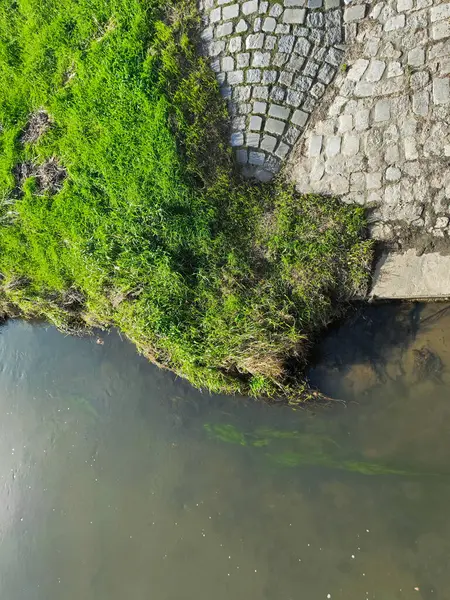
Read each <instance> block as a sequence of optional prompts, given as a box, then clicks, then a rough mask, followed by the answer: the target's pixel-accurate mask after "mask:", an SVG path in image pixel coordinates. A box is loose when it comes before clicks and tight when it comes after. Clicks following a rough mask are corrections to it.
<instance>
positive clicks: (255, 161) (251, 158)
mask: <svg viewBox="0 0 450 600" xmlns="http://www.w3.org/2000/svg"><path fill="white" fill-rule="evenodd" d="M265 159H266V155H265V154H264V152H252V151H250V152H249V155H248V162H249V164H251V165H255V166H260V167H262V166H263V164H264V162H265Z"/></svg>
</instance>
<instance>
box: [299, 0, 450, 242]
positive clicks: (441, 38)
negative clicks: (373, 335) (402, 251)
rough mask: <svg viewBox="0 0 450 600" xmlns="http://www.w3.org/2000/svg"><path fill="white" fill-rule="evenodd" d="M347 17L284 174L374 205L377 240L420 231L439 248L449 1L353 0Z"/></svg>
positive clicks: (449, 67) (448, 125) (443, 236)
mask: <svg viewBox="0 0 450 600" xmlns="http://www.w3.org/2000/svg"><path fill="white" fill-rule="evenodd" d="M344 23H345V38H346V44H347V53H346V57H345V59H344V60H345V63H344V64H343V65H342V66H341V69H340V70H339V73H338V75H337V77H336V78H335V80H334V81H333V83H332V85H331V86H329V87H328V90H327V92H326V94H325V96H324V98H323V99H322V104H321V107H320V109H319V110H318V111H317V112H316V113H315V115H314V119H313V120H314V122H312V121H311V127H310V128H309V129H308V131H307V132H306V134H305V135H304V137H303V139H302V140H301V141H300V143H299V144H298V146H297V148H296V151H295V152H294V153H293V155H292V156H291V159H290V165H289V169H288V170H289V173H290V174H291V175H292V177H293V178H294V180H295V182H296V184H297V186H298V188H299V189H300V190H301V191H303V192H317V193H323V194H333V195H337V196H339V197H341V198H342V200H343V201H344V202H349V203H354V202H356V203H358V204H361V205H364V206H367V207H369V208H371V209H372V210H371V211H370V220H371V222H372V226H371V229H372V235H373V237H375V238H376V239H379V240H383V241H394V242H400V246H402V244H404V243H405V241H406V242H407V243H409V244H410V245H411V244H412V245H414V243H415V242H414V240H415V239H416V238H417V237H418V236H423V234H425V236H428V237H432V239H434V245H435V246H437V247H438V248H441V249H442V247H443V246H444V245H446V244H447V241H449V238H448V235H449V232H450V227H449V217H450V209H449V205H450V78H449V74H450V3H449V2H441V1H439V0H388V1H385V2H376V3H374V2H364V1H360V2H355V1H353V2H352V3H351V4H350V5H349V6H348V7H347V8H346V9H345V12H344ZM408 240H409V241H408ZM422 241H423V240H422ZM436 242H437V244H436ZM428 245H429V244H428ZM426 246H427V244H426V243H425V244H424V247H426Z"/></svg>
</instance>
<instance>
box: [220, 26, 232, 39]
mask: <svg viewBox="0 0 450 600" xmlns="http://www.w3.org/2000/svg"><path fill="white" fill-rule="evenodd" d="M232 33H233V23H231V22H227V23H221V24H220V25H218V26H217V27H216V37H217V38H221V37H225V36H226V35H231V34H232Z"/></svg>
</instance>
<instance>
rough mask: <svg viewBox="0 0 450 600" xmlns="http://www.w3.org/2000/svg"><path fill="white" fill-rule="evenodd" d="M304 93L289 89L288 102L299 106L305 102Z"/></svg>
mask: <svg viewBox="0 0 450 600" xmlns="http://www.w3.org/2000/svg"><path fill="white" fill-rule="evenodd" d="M303 98H304V95H303V94H302V93H301V92H297V91H296V90H292V89H289V90H288V91H287V96H286V104H289V105H290V106H294V107H295V108H297V107H298V106H300V104H301V103H302V102H303Z"/></svg>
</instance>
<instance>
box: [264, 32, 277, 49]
mask: <svg viewBox="0 0 450 600" xmlns="http://www.w3.org/2000/svg"><path fill="white" fill-rule="evenodd" d="M276 43H277V37H276V36H275V35H266V41H265V42H264V50H273V49H274V48H275V46H276Z"/></svg>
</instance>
